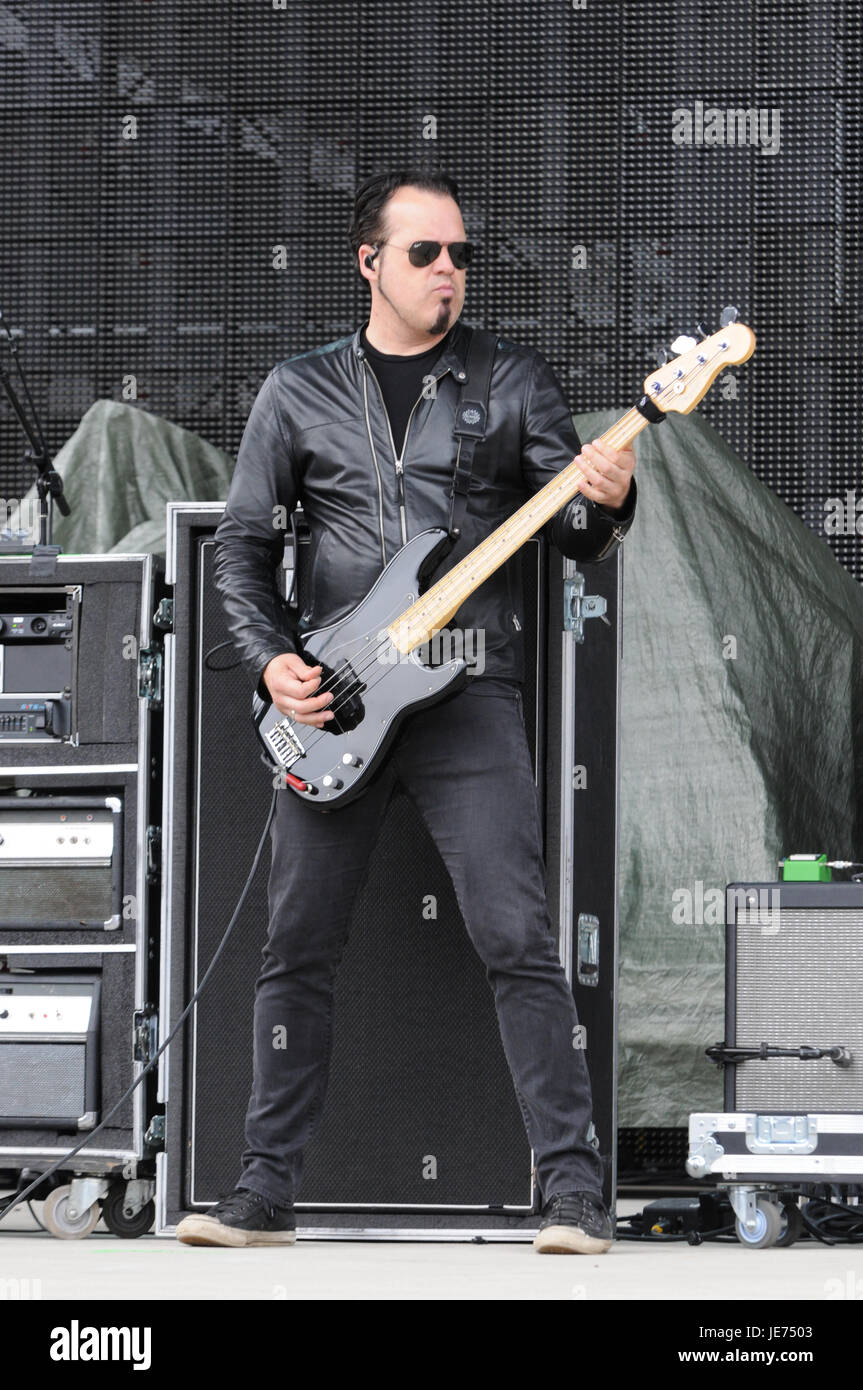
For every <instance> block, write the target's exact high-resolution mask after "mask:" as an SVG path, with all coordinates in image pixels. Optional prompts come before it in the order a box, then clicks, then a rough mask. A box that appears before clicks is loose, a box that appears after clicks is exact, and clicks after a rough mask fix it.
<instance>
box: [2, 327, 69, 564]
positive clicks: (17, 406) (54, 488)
mask: <svg viewBox="0 0 863 1390" xmlns="http://www.w3.org/2000/svg"><path fill="white" fill-rule="evenodd" d="M0 327H2V330H3V333H4V335H5V337H6V341H7V342H8V344H9V351H10V353H11V355H12V361H13V362H14V364H15V370H16V372H17V374H18V377H19V380H20V383H21V387H22V389H23V392H24V395H25V396H26V398H27V403H28V405H29V407H30V412H31V415H32V417H33V420H32V424H31V422H30V420H29V419H28V417H27V412H26V411H25V409H24V407H23V405H22V404H21V401H20V399H19V397H18V393H17V392H16V390H15V387H14V386H13V385H12V380H11V377H10V374H9V372H8V371H7V369H6V367H5V366H4V365H3V362H2V360H0V385H2V387H3V390H4V391H5V392H6V397H7V399H8V401H9V404H10V405H11V407H12V410H13V412H14V414H15V416H16V417H17V420H18V423H19V425H20V426H21V429H22V431H23V433H24V436H25V438H26V440H27V442H28V444H29V446H30V447H29V448H28V449H25V451H24V458H25V460H26V461H27V462H28V463H32V464H34V465H35V467H36V471H37V477H36V491H37V493H38V495H39V539H38V541H37V542H36V543H35V545H29V544H28V543H27V542H26V541H22V540H20V539H16V538H13V536H12V534H11V532H10V530H9V527H8V526H7V527H6V528H5V529H4V530H3V531H2V532H0V555H27V554H30V555H32V557H33V559H34V560H35V559H36V558H37V557H40V556H47V555H55V556H56V555H59V554H60V547H59V545H53V544H52V540H51V537H52V531H53V504H54V503H55V502H56V503H57V506H58V508H59V510H60V512H61V513H62V515H63V516H69V515H70V514H71V508H70V506H69V503H68V501H67V500H66V498H65V496H64V494H63V479H62V478H61V477H60V474H59V473H58V472H57V470H56V469H55V468H52V467H51V458H50V455H49V453H48V445H47V444H46V442H45V436H44V434H43V432H42V425H41V423H40V421H39V414H38V412H37V410H36V407H35V405H34V404H33V397H32V396H31V394H30V388H29V387H28V385H27V381H26V379H25V376H24V372H23V369H22V367H21V362H20V359H19V356H18V345H17V343H16V342H15V339H14V338H13V337H12V334H11V333H10V332H9V329H8V328H7V326H6V321H5V319H4V317H3V310H2V309H0ZM20 535H21V532H20V531H19V537H20Z"/></svg>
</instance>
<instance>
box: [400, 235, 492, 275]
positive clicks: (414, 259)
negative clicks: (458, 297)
mask: <svg viewBox="0 0 863 1390" xmlns="http://www.w3.org/2000/svg"><path fill="white" fill-rule="evenodd" d="M380 245H381V246H392V245H393V243H392V242H391V241H389V242H387V241H382V242H381V243H380ZM445 246H446V248H447V250H448V251H449V255H450V260H451V261H452V263H453V265H454V266H455V268H456V270H464V269H465V267H466V266H469V265H470V262H471V257H472V256H473V250H474V244H473V242H472V241H448V242H447V241H414V242H412V243H411V245H410V246H396V247H395V250H396V251H407V253H408V260H409V261H410V263H411V265H415V266H424V265H431V264H432V263H433V262H434V261H436V260H437V258H438V256H439V255H440V253H441V251H442V250H443V248H444V247H445Z"/></svg>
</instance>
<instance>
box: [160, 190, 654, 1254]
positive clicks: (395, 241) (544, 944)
mask: <svg viewBox="0 0 863 1390" xmlns="http://www.w3.org/2000/svg"><path fill="white" fill-rule="evenodd" d="M351 244H352V247H353V251H354V255H355V256H356V267H357V269H358V271H359V274H360V275H361V276H362V277H363V279H365V280H366V281H367V282H368V285H369V288H370V290H371V311H370V314H369V318H368V321H367V323H366V324H365V325H364V327H363V328H360V329H358V330H357V332H356V333H354V334H353V335H352V336H350V337H347V338H344V339H341V340H339V341H338V342H335V343H329V344H327V345H326V346H324V347H321V348H318V349H316V350H314V351H312V352H308V353H304V354H301V355H300V356H298V357H294V358H290V359H288V360H287V361H285V362H282V363H281V364H280V365H279V366H277V367H275V368H274V369H273V371H272V372H271V373H270V375H269V376H268V377H267V379H266V381H265V382H264V384H263V386H262V387H261V390H260V393H259V395H258V397H257V399H256V401H255V404H254V406H253V408H252V412H251V415H250V417H249V420H248V423H247V426H246V430H245V432H244V435H243V439H242V442H241V445H240V449H239V454H238V458H237V466H236V471H235V473H234V476H233V479H232V482H231V487H230V491H229V494H228V500H227V505H226V509H225V513H224V516H223V518H222V520H221V522H220V524H219V527H218V529H217V532H216V541H217V555H216V564H215V574H216V585H217V587H218V590H219V593H220V595H221V599H222V604H223V607H224V611H225V614H226V617H227V621H228V627H229V631H230V633H231V636H232V638H233V640H234V642H235V644H236V646H237V648H238V650H239V652H240V654H241V657H242V660H243V662H244V665H245V667H246V669H247V671H248V673H249V676H250V678H251V680H252V681H253V683H255V684H256V685H257V688H258V690H259V692H260V693H261V694H262V695H266V694H267V693H268V694H269V697H270V698H271V699H272V702H273V704H274V705H275V707H276V708H277V709H278V710H279V711H280V712H281V713H283V714H287V715H289V716H290V718H291V719H293V720H295V721H297V722H299V723H300V724H308V725H311V726H313V727H315V728H318V729H321V728H324V727H325V725H326V723H327V722H328V720H329V719H330V718H331V717H332V716H331V714H330V713H329V712H328V710H327V705H328V704H329V703H330V700H331V698H332V697H331V695H330V694H329V693H326V692H318V691H317V687H318V685H319V683H320V668H319V667H316V666H310V665H307V664H306V662H305V661H304V660H303V658H302V656H301V655H300V652H299V650H298V647H299V645H300V642H301V638H302V632H303V631H308V630H310V629H312V628H315V627H322V626H324V625H326V624H328V623H330V622H333V621H335V620H336V619H337V618H339V617H342V616H344V615H345V614H347V613H348V612H350V611H351V610H352V609H353V608H355V607H356V605H357V604H358V603H359V602H360V600H361V599H362V598H363V597H364V596H365V594H366V593H367V592H368V590H369V589H370V588H371V586H372V584H373V582H374V580H375V579H376V578H377V576H378V575H379V574H380V572H381V570H382V569H383V567H384V565H385V564H386V563H387V562H388V561H389V560H391V559H392V557H393V555H395V554H396V552H397V551H398V550H399V548H400V547H401V546H402V545H403V544H405V542H406V541H407V540H408V539H409V538H410V537H411V536H413V535H416V534H417V533H418V532H420V531H422V530H425V529H427V528H428V527H430V526H446V525H447V523H448V515H449V489H450V484H451V480H452V472H453V457H454V447H453V445H454V441H453V434H452V427H453V419H454V409H455V403H456V400H457V398H458V392H459V384H460V380H462V379H463V378H464V373H465V362H466V360H467V348H468V344H469V340H470V330H469V329H467V328H466V327H465V326H464V325H462V324H460V323H459V322H458V320H459V315H460V314H461V310H462V305H463V303H464V295H465V279H466V267H467V264H468V261H469V259H470V252H471V248H470V246H469V245H468V244H467V243H466V237H465V229H464V224H463V222H462V216H461V211H460V208H459V203H458V190H457V187H456V185H455V184H454V182H453V181H452V180H451V179H450V178H448V177H446V176H445V175H443V174H440V173H431V174H430V173H428V172H427V171H423V170H411V169H408V170H402V171H397V172H394V173H388V174H383V175H379V176H375V177H373V178H371V179H369V180H368V181H367V182H366V183H365V184H364V185H363V187H362V188H361V189H360V190H359V192H358V194H357V198H356V203H355V209H354V220H353V224H352V227H351ZM575 455H577V456H578V458H579V460H580V466H581V468H582V469H583V471H584V476H585V482H584V484H583V486H582V490H581V493H582V495H581V496H578V497H576V498H574V499H573V500H572V501H571V502H570V503H569V504H568V505H567V506H566V507H565V508H563V509H562V510H561V511H560V512H559V513H558V514H557V516H556V517H554V518H553V520H552V521H551V522H550V523H549V524H548V534H549V535H550V538H551V540H552V541H553V542H554V543H555V544H556V545H557V546H558V547H559V548H560V549H561V550H562V551H563V553H564V554H565V555H567V556H569V557H571V558H574V559H581V560H585V559H596V558H605V557H606V556H608V555H610V554H612V553H613V551H614V550H615V549H616V547H617V546H618V545H619V543H620V539H621V537H622V535H623V534H624V533H625V531H626V530H627V529H628V527H629V526H630V525H631V522H632V518H633V515H634V510H635V502H636V494H635V482H634V479H633V477H632V472H633V468H634V466H635V457H634V454H633V453H632V452H631V451H630V450H625V451H621V450H614V449H611V448H607V447H604V446H602V445H600V444H598V443H596V442H594V444H593V445H585V446H584V447H583V448H581V449H580V451H579V441H578V438H577V435H576V433H575V430H574V428H573V425H572V420H571V416H570V412H569V408H568V406H567V403H566V401H565V399H564V397H563V394H562V392H561V389H560V386H559V384H558V382H557V380H556V378H555V376H554V374H553V372H552V371H551V368H550V367H549V366H548V364H547V363H546V362H545V360H544V359H543V358H542V357H541V356H540V354H539V353H537V352H535V351H534V350H533V349H531V348H526V347H520V346H517V345H516V344H514V343H510V342H506V341H505V340H503V339H501V340H499V341H498V344H497V348H496V353H495V358H494V364H493V371H492V378H491V388H490V396H489V418H488V433H487V437H486V439H485V441H484V442H483V443H482V444H481V445H480V446H479V447H478V448H477V451H476V455H475V459H474V469H473V472H474V484H473V486H472V489H471V492H470V494H469V497H468V506H467V511H466V514H465V517H464V521H463V525H462V528H461V536H460V539H459V541H458V542H457V544H456V545H455V546H454V548H453V549H452V551H451V552H450V554H449V555H448V556H447V557H446V560H445V562H444V565H443V568H441V569H440V570H439V571H437V572H436V573H435V575H434V578H438V577H439V575H440V573H442V572H444V569H446V568H450V567H451V566H452V565H453V564H455V563H456V562H457V561H458V560H459V559H460V558H461V557H462V556H463V555H465V554H467V553H468V552H469V551H470V550H472V549H473V548H474V546H475V545H477V544H478V543H479V542H480V541H481V540H482V539H483V537H485V536H487V535H488V534H489V533H490V532H491V531H492V530H494V529H495V528H496V527H497V526H498V525H500V524H501V523H502V522H503V521H504V520H505V519H506V518H507V517H508V516H510V515H511V514H512V513H513V511H514V510H515V509H516V507H517V506H518V505H520V503H521V502H523V501H524V500H525V497H526V496H529V495H532V494H533V493H534V492H536V491H537V490H538V488H540V487H542V486H543V485H544V484H545V483H547V482H549V481H550V480H551V479H552V478H553V477H554V476H555V475H556V474H557V473H558V472H559V471H560V470H561V469H562V468H564V467H565V466H566V465H567V464H569V463H570V462H571V460H572V458H573V457H574V456H575ZM298 500H301V501H302V505H303V510H304V514H305V516H306V519H307V521H308V524H309V528H310V532H311V537H312V543H313V558H312V561H311V566H310V573H309V579H308V585H307V592H306V593H305V594H304V595H303V599H304V611H303V613H302V615H301V619H300V622H299V630H294V631H292V632H288V631H287V626H286V620H285V614H284V608H283V604H282V602H281V600H280V598H279V597H278V594H277V592H276V589H275V584H274V566H275V565H276V564H277V563H278V561H279V559H280V556H281V552H282V548H283V547H282V540H281V533H280V532H279V531H278V530H274V525H277V524H278V523H277V522H276V521H275V518H277V517H279V516H281V517H284V516H289V515H290V514H291V512H292V511H293V509H294V508H295V507H296V505H297V501H298ZM280 509H283V510H280ZM516 558H517V557H516ZM520 607H521V594H520V590H519V580H518V575H517V570H516V567H515V566H513V564H512V563H511V562H508V563H507V564H506V565H504V566H502V567H501V568H500V569H499V570H498V571H497V572H496V573H495V574H494V575H492V576H491V577H490V578H489V579H487V580H486V581H485V583H483V584H482V585H481V586H480V588H479V589H477V590H476V591H475V593H474V594H473V595H471V598H470V599H469V600H468V601H467V602H466V603H465V604H464V605H463V606H462V609H460V610H459V613H458V614H457V615H456V623H457V625H458V627H459V628H460V629H462V630H473V631H474V632H475V633H476V634H478V636H479V637H480V638H481V639H482V642H483V649H482V662H481V663H480V662H477V669H476V671H475V673H474V674H473V675H472V677H471V678H470V680H469V682H468V685H467V687H466V688H465V689H464V690H461V691H459V692H458V693H457V694H456V695H454V696H451V697H450V698H448V699H445V700H443V701H442V702H440V703H438V704H436V705H433V706H431V707H429V708H428V709H424V710H420V711H415V712H414V713H413V714H412V715H410V716H409V717H408V718H407V719H406V720H405V722H404V724H403V725H402V726H401V728H400V730H399V733H398V735H397V738H396V740H395V742H394V744H393V746H392V749H391V752H390V754H389V756H388V758H387V761H386V763H385V765H384V767H383V769H382V771H381V772H380V773H379V775H378V776H377V777H376V778H375V779H373V781H372V783H371V784H370V786H369V788H368V789H367V790H366V792H365V793H364V794H363V795H362V796H361V797H359V798H358V799H357V800H355V801H354V802H351V803H349V804H348V805H347V806H343V807H339V808H336V809H334V810H332V811H330V812H328V813H326V814H322V813H321V812H320V811H318V810H316V809H315V808H313V807H310V806H308V805H307V804H306V803H304V802H302V801H301V800H300V798H299V797H296V796H294V795H293V794H290V793H284V794H280V795H279V796H278V798H277V810H276V815H275V819H274V823H273V832H272V848H273V857H272V870H271V874H270V881H269V908H270V923H269V933H268V939H267V946H266V948H265V950H264V965H263V969H262V971H261V974H260V976H259V978H258V982H257V987H256V997H255V1020H254V1085H253V1091H252V1096H251V1099H250V1103H249V1109H248V1114H247V1117H246V1149H245V1151H244V1153H243V1158H242V1170H241V1173H240V1177H239V1179H238V1182H237V1186H236V1189H235V1191H234V1192H232V1193H231V1194H230V1195H228V1196H227V1197H226V1198H224V1199H223V1200H222V1201H220V1202H218V1203H217V1204H216V1205H215V1206H214V1207H213V1208H211V1210H210V1211H209V1212H208V1213H207V1214H206V1215H193V1216H189V1217H187V1218H186V1219H185V1220H184V1221H182V1222H181V1223H180V1225H179V1227H178V1229H177V1235H178V1238H179V1239H180V1240H183V1241H187V1242H188V1243H190V1244H207V1245H263V1244H277V1245H282V1244H289V1243H291V1242H292V1241H293V1240H294V1239H295V1222H294V1215H293V1210H292V1204H293V1202H294V1200H295V1198H296V1196H297V1193H298V1190H299V1186H300V1178H301V1173H302V1154H303V1149H304V1148H305V1146H306V1145H307V1144H308V1142H309V1139H310V1137H311V1135H312V1133H313V1131H314V1128H315V1124H316V1122H317V1120H318V1118H319V1116H320V1114H321V1109H322V1106H323V1101H324V1094H325V1090H326V1083H327V1070H328V1063H329V1052H330V1045H331V1037H332V999H333V985H334V979H335V973H336V969H337V965H338V961H339V959H340V956H341V952H342V948H343V946H344V942H345V938H346V933H347V929H348V924H349V920H350V915H351V910H352V906H353V902H354V899H355V897H356V893H357V890H358V888H359V887H360V884H361V881H362V877H363V873H364V870H365V866H366V864H367V863H368V858H369V854H370V851H371V848H372V846H373V844H374V840H375V837H376V834H377V830H378V827H379V825H380V823H381V820H382V817H383V814H384V811H385V809H386V805H387V801H388V798H389V796H390V793H391V791H392V788H393V786H394V785H395V783H396V781H399V782H400V783H401V785H402V786H403V787H404V789H405V791H406V792H407V794H408V795H409V796H410V797H411V798H412V799H413V800H414V802H415V803H416V805H417V807H418V808H419V810H420V812H421V814H422V816H423V817H424V819H425V821H426V824H427V825H428V827H429V829H430V831H431V833H432V835H433V836H434V838H435V840H436V842H437V845H438V848H439V849H440V852H441V855H442V857H443V860H444V862H445V864H446V866H447V868H448V870H449V872H450V874H451V876H452V879H453V883H454V887H455V889H456V893H457V896H458V901H459V904H460V907H461V910H462V914H463V916H464V919H465V923H466V926H467V930H468V932H469V933H470V936H471V939H472V941H473V944H474V946H475V947H476V950H477V951H478V953H479V955H480V957H481V958H482V960H483V962H484V963H485V965H486V967H487V973H488V980H489V983H490V985H491V987H492V989H493V991H494V997H495V1007H496V1009H497V1014H498V1021H499V1025H500V1031H501V1037H502V1041H503V1045H504V1050H505V1053H506V1056H507V1060H508V1063H509V1066H510V1069H511V1071H512V1074H513V1080H514V1083H515V1086H516V1090H517V1094H518V1097H519V1102H520V1105H521V1109H522V1114H523V1116H524V1119H525V1125H526V1128H527V1132H528V1137H529V1139H530V1142H531V1145H532V1147H533V1150H534V1153H535V1158H536V1175H537V1181H538V1184H539V1187H540V1191H541V1193H542V1196H543V1200H544V1205H543V1216H542V1225H541V1228H540V1231H539V1233H538V1235H537V1238H536V1241H535V1246H536V1248H537V1250H539V1251H543V1252H545V1251H554V1252H558V1251H560V1252H573V1253H586V1254H594V1253H598V1252H601V1251H605V1250H607V1249H608V1248H609V1246H610V1245H611V1242H612V1227H611V1221H610V1217H609V1214H608V1213H607V1211H606V1210H605V1208H604V1206H603V1204H602V1195H601V1193H602V1169H601V1163H600V1159H599V1156H598V1154H597V1151H596V1148H595V1146H594V1144H593V1143H591V1142H590V1141H589V1140H588V1137H587V1136H588V1131H589V1128H590V1123H591V1094H590V1082H589V1078H588V1074H587V1067H586V1063H585V1060H584V1053H583V1051H582V1050H577V1049H574V1048H573V1046H572V1036H573V1029H574V1028H575V1027H576V1025H577V1018H576V1012H575V1007H574V1003H573V998H572V993H571V990H570V988H569V986H568V984H567V981H566V977H565V975H564V972H563V969H562V967H561V964H560V959H559V957H558V954H557V951H556V949H555V944H554V938H553V935H552V931H551V922H550V917H549V912H548V904H547V900H546V896H545V886H544V868H543V862H542V849H541V840H540V824H539V815H538V806H537V799H536V789H535V784H534V781H533V773H532V768H531V762H530V756H529V750H528V746H527V738H526V733H525V727H524V722H523V715H522V703H521V691H520V682H521V680H522V679H523V662H522V653H521V649H520V646H519V631H520V628H521V623H520V620H519V616H518V614H519V609H520ZM465 846H468V852H465ZM324 883H325V884H326V891H322V887H321V885H322V884H324ZM274 1030H277V1031H278V1032H279V1033H280V1034H283V1033H284V1032H285V1031H286V1033H287V1045H286V1046H285V1047H279V1048H274V1047H273V1044H272V1039H273V1036H274ZM346 1142H348V1139H347V1137H346Z"/></svg>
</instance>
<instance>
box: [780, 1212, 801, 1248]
mask: <svg viewBox="0 0 863 1390" xmlns="http://www.w3.org/2000/svg"><path fill="white" fill-rule="evenodd" d="M782 1220H783V1223H784V1227H785V1229H784V1230H783V1232H782V1234H781V1235H780V1237H779V1239H778V1240H777V1242H776V1244H777V1245H781V1246H782V1247H783V1249H787V1248H788V1246H789V1245H793V1244H794V1242H795V1240H799V1239H800V1237H801V1236H802V1234H803V1232H804V1230H805V1229H806V1228H805V1226H804V1225H803V1216H802V1214H801V1211H800V1208H799V1207H798V1206H797V1205H796V1203H794V1202H788V1203H786V1205H785V1206H784V1207H783V1208H782Z"/></svg>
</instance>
